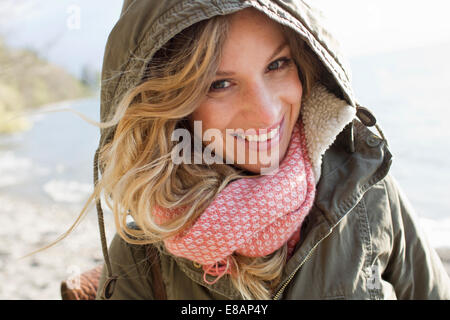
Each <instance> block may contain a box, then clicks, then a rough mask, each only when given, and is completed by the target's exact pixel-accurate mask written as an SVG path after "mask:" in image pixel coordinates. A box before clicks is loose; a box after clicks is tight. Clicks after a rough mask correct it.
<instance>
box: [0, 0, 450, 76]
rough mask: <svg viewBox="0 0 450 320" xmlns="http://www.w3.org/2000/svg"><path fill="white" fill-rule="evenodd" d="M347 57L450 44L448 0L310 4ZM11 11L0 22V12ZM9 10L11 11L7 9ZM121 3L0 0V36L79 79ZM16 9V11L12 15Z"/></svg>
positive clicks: (95, 63)
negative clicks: (82, 67) (29, 49)
mask: <svg viewBox="0 0 450 320" xmlns="http://www.w3.org/2000/svg"><path fill="white" fill-rule="evenodd" d="M312 2H313V3H314V4H315V5H316V6H317V7H318V8H320V9H321V10H322V12H323V14H324V16H325V17H326V18H327V24H328V25H329V26H330V27H331V28H332V30H333V33H334V34H335V35H336V36H337V38H338V39H339V41H340V42H341V46H342V48H343V52H344V54H345V55H346V56H347V57H348V58H352V57H359V56H363V55H370V54H376V53H383V52H390V51H397V50H404V49H407V48H414V47H420V46H425V45H430V44H438V43H443V42H450V23H449V22H448V17H447V15H448V12H449V11H450V1H448V0H428V1H426V2H425V1H423V0H420V1H419V0H395V1H392V0H363V1H361V0H338V1H336V0H313V1H312ZM2 6H3V11H5V7H6V8H8V9H7V11H8V12H11V14H8V16H7V19H2V17H1V12H2ZM8 6H9V7H8ZM121 7H122V0H95V1H91V0H35V1H29V0H1V1H0V30H1V31H3V32H1V31H0V34H3V36H4V37H5V38H6V40H7V42H8V43H10V44H11V45H13V46H17V47H31V48H34V49H36V50H38V51H39V52H40V53H41V54H42V55H43V56H44V57H46V58H48V59H49V60H50V61H52V62H55V63H57V64H59V65H62V66H64V67H66V68H67V69H68V70H69V71H70V72H72V73H73V74H79V72H80V69H81V66H83V65H89V66H91V67H92V68H94V69H98V70H100V68H101V63H102V57H103V51H104V47H105V44H106V40H107V37H108V34H109V32H110V30H111V29H112V27H113V26H114V24H115V22H116V21H117V19H118V17H119V15H120V10H121ZM12 9H14V10H12Z"/></svg>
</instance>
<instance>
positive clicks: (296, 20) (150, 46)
mask: <svg viewBox="0 0 450 320" xmlns="http://www.w3.org/2000/svg"><path fill="white" fill-rule="evenodd" d="M247 7H254V8H256V9H257V10H260V11H262V12H263V13H265V14H266V15H267V16H269V17H270V18H271V19H273V20H275V21H277V22H278V23H280V24H283V25H286V26H288V27H290V28H292V29H293V30H295V31H296V32H297V33H298V36H299V37H300V38H301V39H302V40H304V41H305V42H306V43H307V44H308V45H309V46H310V47H311V49H312V50H313V52H314V53H315V54H316V55H317V57H318V58H319V60H320V61H321V63H322V64H323V66H324V67H325V70H327V71H328V75H327V76H328V79H322V80H325V81H323V82H324V83H327V84H328V87H327V88H325V87H323V86H320V85H319V86H317V87H316V88H314V92H313V94H312V95H311V99H309V101H308V99H307V101H304V103H303V104H302V110H303V111H302V115H303V121H304V125H305V128H306V132H310V134H308V133H307V143H308V148H309V150H308V151H309V153H310V154H309V155H310V158H311V159H312V162H313V166H314V171H315V175H316V179H317V181H318V180H319V178H320V165H321V157H322V155H323V154H324V152H325V151H326V149H327V148H328V147H329V146H330V145H331V144H332V143H333V141H334V140H335V139H336V137H337V135H338V134H339V133H340V132H341V131H342V130H343V129H344V128H345V127H349V128H350V129H349V130H350V132H352V126H353V124H352V120H353V118H354V116H355V114H356V115H357V116H358V117H359V118H360V120H361V121H362V122H363V123H364V124H366V125H368V126H369V125H374V124H375V123H374V121H372V120H374V118H373V116H372V115H371V114H370V112H369V111H368V110H367V109H365V108H362V107H360V106H359V105H357V103H356V101H355V98H354V93H353V90H352V87H351V77H350V70H349V68H348V67H347V63H346V62H345V60H344V58H343V57H342V55H341V53H340V49H339V44H338V42H337V41H336V40H335V38H334V37H333V36H332V34H331V32H330V31H329V30H327V29H326V28H325V27H324V25H323V23H322V17H321V13H320V12H319V11H318V10H316V9H314V8H313V7H312V6H311V5H310V4H309V3H308V2H306V1H303V0H290V1H288V0H284V1H282V0H272V1H269V0H258V1H256V0H221V1H219V0H209V1H207V0H165V1H148V0H125V1H124V4H123V8H122V12H121V16H120V18H119V20H118V21H117V23H116V24H115V26H114V28H113V29H112V31H111V33H110V34H109V37H108V41H107V44H106V48H105V52H104V60H103V67H102V75H101V76H102V79H101V80H102V81H101V105H100V107H101V111H100V119H101V121H102V122H106V121H108V120H110V119H111V118H112V115H113V114H114V112H115V110H116V106H117V104H118V102H119V101H120V100H121V98H122V97H123V95H124V94H125V93H126V91H127V90H128V88H130V86H131V87H133V86H136V85H138V84H139V83H140V81H141V79H142V78H143V75H144V71H145V68H146V65H147V63H148V62H149V61H150V60H151V59H152V57H153V55H154V54H155V53H156V52H157V51H158V50H159V49H160V48H161V47H162V46H163V45H164V44H165V43H166V42H167V41H168V40H170V39H171V38H172V37H173V36H175V35H176V34H177V33H179V32H181V31H182V30H183V29H185V28H187V27H189V26H191V25H193V24H195V23H197V22H199V21H201V20H205V19H209V18H211V17H214V16H217V15H227V14H231V13H233V12H236V11H239V10H242V9H244V8H247ZM330 84H331V85H330ZM348 125H350V126H348ZM114 130H115V127H111V128H106V129H102V130H101V138H100V143H99V148H98V149H97V152H96V154H95V158H94V183H95V184H96V183H97V180H98V163H97V159H98V152H99V150H100V148H101V147H102V146H103V145H105V144H106V143H107V142H108V141H109V140H110V139H111V138H112V136H113V134H114ZM318 132H320V134H317V133H318ZM348 144H349V150H350V151H352V150H353V148H354V147H353V136H352V133H351V134H350V135H348ZM96 202H97V211H98V214H99V224H100V233H101V238H102V248H103V252H104V256H105V262H106V266H107V269H108V277H109V278H110V280H111V281H107V282H106V284H105V289H106V290H105V292H106V294H107V292H108V290H111V289H112V288H113V286H114V277H113V275H112V273H111V266H110V264H109V258H108V252H107V248H106V239H105V233H104V228H103V212H102V209H101V205H100V200H99V199H96Z"/></svg>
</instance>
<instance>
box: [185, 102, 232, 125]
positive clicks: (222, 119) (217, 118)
mask: <svg viewBox="0 0 450 320" xmlns="http://www.w3.org/2000/svg"><path fill="white" fill-rule="evenodd" d="M228 116H229V112H226V108H224V107H223V106H220V105H217V104H214V103H202V104H201V105H199V107H198V108H197V109H196V110H195V111H194V112H193V113H192V114H191V116H190V120H191V124H193V121H201V123H202V129H203V131H206V130H208V129H219V130H220V131H222V130H225V128H226V124H227V118H228Z"/></svg>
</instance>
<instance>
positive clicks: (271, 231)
mask: <svg viewBox="0 0 450 320" xmlns="http://www.w3.org/2000/svg"><path fill="white" fill-rule="evenodd" d="M315 186H316V183H315V178H314V173H313V169H312V166H311V162H310V159H309V156H308V152H307V147H306V139H305V132H304V129H303V125H302V124H301V121H298V122H297V123H296V125H295V127H294V130H293V132H292V136H291V140H290V143H289V147H288V150H287V153H286V156H285V157H284V159H283V160H282V161H281V163H280V166H279V168H278V170H277V172H276V173H275V174H273V175H263V176H260V177H258V178H255V179H245V178H242V179H238V180H235V181H233V182H231V183H229V184H228V185H227V186H226V187H225V188H224V189H223V190H222V191H221V192H220V193H219V194H218V195H217V196H216V198H215V199H214V200H213V201H212V202H211V204H210V205H209V206H208V207H207V208H206V209H205V211H204V212H203V213H202V214H201V215H200V216H199V218H198V219H197V220H196V221H195V222H194V223H193V225H192V226H191V227H190V228H189V229H187V230H185V231H184V232H182V233H181V234H178V235H176V236H173V237H171V238H169V239H166V240H165V241H164V244H165V246H166V248H167V249H168V251H170V252H171V253H172V254H174V255H176V256H180V257H184V258H187V259H189V260H192V261H194V262H196V263H198V264H201V265H203V270H204V276H203V280H204V281H205V282H206V283H208V284H213V283H215V282H216V281H217V280H218V279H219V278H221V277H222V276H223V275H224V274H226V273H231V264H230V256H231V255H232V254H233V253H234V252H237V253H239V254H241V255H244V256H248V257H263V256H266V255H269V254H271V253H273V252H275V251H276V250H278V249H279V248H280V247H281V246H283V245H284V244H286V243H288V244H289V243H290V244H291V247H290V249H291V250H292V244H294V245H295V243H296V241H298V238H299V232H300V227H301V224H302V222H303V220H304V218H305V217H306V215H307V214H308V213H309V211H310V209H311V207H312V205H313V201H314V196H315ZM179 213H180V211H179V210H172V211H169V210H168V209H162V208H157V209H156V210H155V216H156V218H157V220H159V221H164V220H165V219H168V218H169V217H173V216H174V215H176V214H179ZM291 253H292V252H290V254H291ZM206 274H210V275H213V276H218V277H217V278H216V279H215V280H214V281H213V282H209V281H207V279H206Z"/></svg>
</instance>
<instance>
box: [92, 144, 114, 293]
mask: <svg viewBox="0 0 450 320" xmlns="http://www.w3.org/2000/svg"><path fill="white" fill-rule="evenodd" d="M98 154H99V149H97V150H96V151H95V156H94V188H95V187H96V186H97V182H98ZM95 204H96V207H97V217H98V227H99V229H100V240H101V243H102V251H103V258H104V260H105V264H106V269H107V272H108V277H107V279H106V281H105V285H104V287H103V297H105V298H106V299H109V298H110V297H111V296H112V294H113V292H114V286H115V283H116V280H117V277H116V276H114V275H113V272H112V267H111V261H110V260H109V254H108V243H107V241H106V233H105V222H104V219H103V209H102V205H101V202H100V198H98V197H95Z"/></svg>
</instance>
